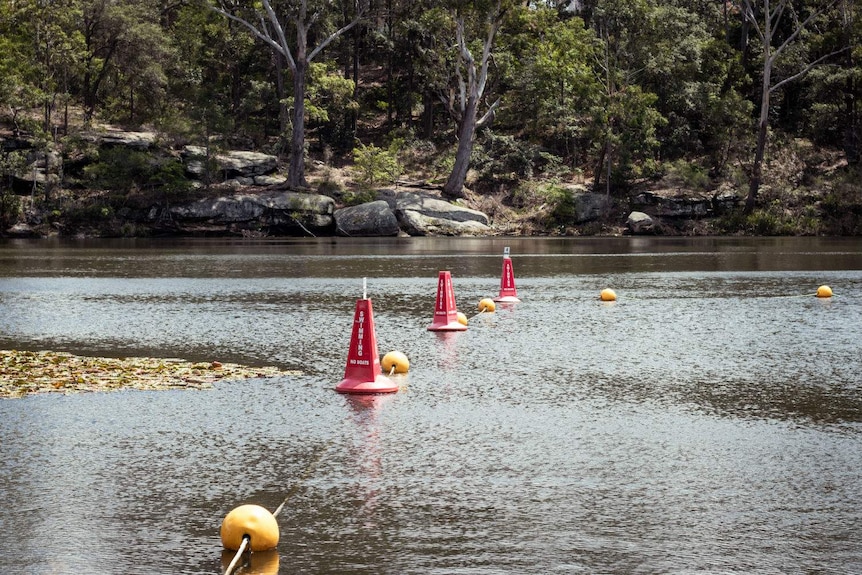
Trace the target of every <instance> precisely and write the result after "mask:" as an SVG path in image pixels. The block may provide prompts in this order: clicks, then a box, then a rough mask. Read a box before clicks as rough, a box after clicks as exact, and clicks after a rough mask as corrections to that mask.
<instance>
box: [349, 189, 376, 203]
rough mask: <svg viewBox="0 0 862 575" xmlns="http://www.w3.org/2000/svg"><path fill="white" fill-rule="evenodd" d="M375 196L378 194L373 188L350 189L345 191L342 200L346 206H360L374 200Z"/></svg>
mask: <svg viewBox="0 0 862 575" xmlns="http://www.w3.org/2000/svg"><path fill="white" fill-rule="evenodd" d="M375 197H376V194H375V192H374V191H373V190H368V189H366V190H358V191H352V190H348V191H346V192H344V195H343V196H342V198H341V201H342V203H343V204H344V205H345V206H358V205H359V204H365V203H368V202H373V201H374V198H375Z"/></svg>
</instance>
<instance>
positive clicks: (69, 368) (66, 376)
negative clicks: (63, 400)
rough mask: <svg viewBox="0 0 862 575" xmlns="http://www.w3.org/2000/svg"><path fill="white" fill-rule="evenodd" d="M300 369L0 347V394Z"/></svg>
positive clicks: (176, 384) (142, 385)
mask: <svg viewBox="0 0 862 575" xmlns="http://www.w3.org/2000/svg"><path fill="white" fill-rule="evenodd" d="M284 375H301V374H300V372H298V371H284V370H281V369H279V368H276V367H249V366H244V365H239V364H235V363H222V362H219V361H211V362H189V361H184V360H180V359H164V358H153V357H124V358H113V357H86V356H79V355H73V354H71V353H65V352H56V351H18V350H0V398H12V397H23V396H25V395H29V394H36V393H63V394H69V393H82V392H90V391H103V392H104V391H117V390H120V389H137V390H164V389H207V388H210V387H212V385H213V383H215V382H217V381H235V380H240V379H250V378H263V377H276V376H284Z"/></svg>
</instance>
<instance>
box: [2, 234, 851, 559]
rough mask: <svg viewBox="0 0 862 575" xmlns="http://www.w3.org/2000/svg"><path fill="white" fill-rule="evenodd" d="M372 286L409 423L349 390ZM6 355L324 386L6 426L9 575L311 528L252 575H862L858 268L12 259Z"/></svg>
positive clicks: (62, 406)
mask: <svg viewBox="0 0 862 575" xmlns="http://www.w3.org/2000/svg"><path fill="white" fill-rule="evenodd" d="M507 246H508V247H510V248H511V252H512V261H513V264H514V271H515V276H516V282H517V288H518V295H519V297H520V298H521V300H522V301H521V303H518V304H515V305H510V306H500V307H499V308H498V309H497V311H496V312H495V313H493V314H490V313H486V314H481V315H476V311H475V310H476V306H477V303H478V302H479V300H480V299H482V298H485V297H493V296H495V295H497V292H498V291H499V285H500V271H501V263H502V258H501V256H502V253H503V249H504V247H507ZM440 270H449V271H451V273H452V278H453V284H454V289H455V296H456V301H457V303H458V308H459V309H460V310H461V311H463V312H464V313H465V314H466V315H468V316H469V317H470V325H469V328H468V330H467V331H464V332H457V333H449V334H442V333H436V332H431V331H428V330H427V329H426V327H427V326H428V325H430V323H431V321H432V319H433V311H434V298H435V295H436V286H437V275H438V272H439V271H440ZM363 278H367V280H366V282H367V284H366V290H367V296H368V297H369V298H371V300H372V302H373V311H374V321H375V328H376V333H377V343H378V349H379V352H380V355H381V356H382V355H384V354H385V353H387V352H389V351H393V350H397V351H401V352H403V353H405V354H406V355H407V356H408V357H409V358H410V363H411V369H410V372H409V374H407V375H406V376H403V377H402V378H401V379H400V380H399V381H400V383H401V386H402V389H401V391H399V392H398V393H397V394H390V395H382V396H365V397H362V396H349V395H341V394H338V393H336V392H335V391H334V386H335V385H336V384H337V383H338V382H339V381H340V380H341V378H342V377H343V375H344V368H345V360H346V356H347V350H348V346H349V340H350V330H351V327H352V322H353V313H354V308H355V304H356V300H357V299H359V298H361V297H362V296H363ZM822 284H828V285H830V286H831V287H832V289H833V291H834V293H835V296H834V297H832V298H829V299H818V298H816V297H814V296H813V294H814V292H815V291H816V290H817V287H818V286H819V285H822ZM604 288H612V289H614V291H615V292H616V293H617V296H618V300H617V301H616V302H611V303H603V302H601V301H599V300H598V294H599V292H600V291H601V290H602V289H604ZM0 348H2V349H51V350H65V351H70V352H74V353H79V354H84V355H113V356H132V355H150V356H157V357H179V358H184V359H189V360H196V361H197V360H219V361H235V362H241V363H246V364H251V365H276V366H279V367H283V368H290V369H299V370H301V371H302V373H303V375H300V376H289V377H278V378H270V379H252V380H246V381H242V382H220V383H217V384H216V385H215V387H214V388H213V389H211V390H205V391H161V392H146V391H121V392H114V393H91V394H80V395H70V396H62V395H41V396H30V397H26V398H23V399H8V400H0V442H2V443H0V454H2V460H0V499H2V507H0V532H2V533H3V534H4V536H5V537H4V544H3V547H2V549H0V571H2V572H4V573H21V574H67V573H68V574H79V573H93V574H101V573H105V574H126V573H165V574H167V573H170V574H178V573H195V574H197V573H201V574H204V573H207V574H214V573H221V572H222V570H223V569H224V566H225V565H226V564H227V562H228V561H229V560H230V558H231V557H232V554H229V553H223V552H222V549H221V542H220V539H219V535H218V529H219V525H220V523H221V520H222V519H223V518H224V516H225V515H226V514H227V513H228V512H229V511H230V510H231V509H233V508H234V507H236V506H238V505H240V504H243V503H256V504H258V505H262V506H264V507H266V508H268V509H270V510H274V509H275V508H276V507H277V506H278V505H279V504H280V503H281V502H282V501H285V500H286V501H287V503H286V505H285V508H284V510H283V511H282V512H281V514H280V515H279V517H278V520H279V525H280V531H281V541H280V543H279V545H278V548H277V551H276V552H273V553H269V554H266V553H256V554H253V555H252V559H253V561H252V562H251V563H248V564H246V565H245V566H244V567H243V570H242V571H240V572H241V573H282V574H288V573H290V574H297V573H308V574H336V573H337V574H369V575H371V574H374V575H381V574H392V575H395V574H470V575H474V574H476V575H478V574H497V573H513V574H514V573H517V574H545V573H565V574H568V573H638V574H654V573H655V574H658V573H685V574H691V573H818V574H847V573H860V572H862V472H860V470H862V242H860V241H859V240H858V239H841V240H839V239H824V238H788V239H772V238H760V239H751V238H722V239H714V238H713V239H711V238H696V239H679V238H655V239H642V238H607V239H592V238H590V239H539V238H525V239H520V238H519V239H514V238H508V239H507V238H491V239H467V238H457V239H431V238H427V239H426V238H409V239H408V238H405V239H394V238H393V239H365V240H362V239H341V238H339V239H329V238H327V239H314V240H299V239H296V240H271V241H228V240H146V241H142V240H126V241H108V240H90V241H77V242H75V241H56V242H53V241H32V242H31V241H11V240H10V241H2V242H0Z"/></svg>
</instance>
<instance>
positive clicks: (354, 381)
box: [335, 299, 398, 393]
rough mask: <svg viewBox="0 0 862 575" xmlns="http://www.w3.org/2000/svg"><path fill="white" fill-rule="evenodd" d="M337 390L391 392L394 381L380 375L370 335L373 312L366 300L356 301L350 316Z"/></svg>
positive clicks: (372, 334)
mask: <svg viewBox="0 0 862 575" xmlns="http://www.w3.org/2000/svg"><path fill="white" fill-rule="evenodd" d="M335 391H337V392H339V393H394V392H396V391H398V384H397V383H394V382H393V381H392V380H391V379H389V378H388V377H386V376H385V375H383V370H382V369H381V367H380V357H379V356H378V355H377V337H376V336H375V334H374V314H373V312H372V309H371V300H370V299H360V300H356V313H355V314H354V315H353V333H352V334H351V336H350V350H349V351H348V352H347V367H346V368H345V369H344V379H342V380H341V382H340V383H339V384H338V385H337V386H335Z"/></svg>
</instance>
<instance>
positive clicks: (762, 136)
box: [745, 50, 772, 213]
mask: <svg viewBox="0 0 862 575" xmlns="http://www.w3.org/2000/svg"><path fill="white" fill-rule="evenodd" d="M764 56H765V60H764V61H765V62H766V64H765V65H764V66H763V89H762V93H761V97H760V121H759V123H758V124H757V147H756V148H755V150H754V164H753V165H752V166H751V178H750V179H749V181H748V196H747V197H746V198H745V212H746V213H751V211H752V210H754V208H755V206H756V205H757V193H758V191H759V190H760V184H761V180H762V179H763V156H764V154H765V153H766V136H767V133H768V131H769V94H770V90H769V84H770V78H771V76H772V61H771V60H770V58H769V56H768V50H767V54H765V55H764Z"/></svg>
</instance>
